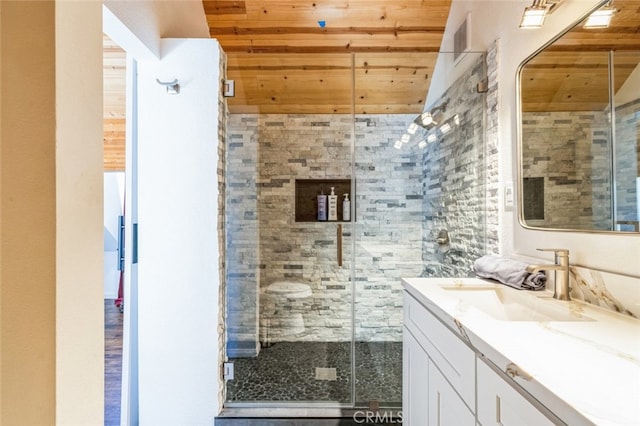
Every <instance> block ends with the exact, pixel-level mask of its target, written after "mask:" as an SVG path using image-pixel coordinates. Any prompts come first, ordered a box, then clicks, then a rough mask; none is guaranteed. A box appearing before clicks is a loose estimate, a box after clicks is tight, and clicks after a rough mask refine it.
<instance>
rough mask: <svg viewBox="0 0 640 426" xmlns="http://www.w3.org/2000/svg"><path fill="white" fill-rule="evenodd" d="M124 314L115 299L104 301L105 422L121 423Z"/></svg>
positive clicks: (111, 424) (112, 425)
mask: <svg viewBox="0 0 640 426" xmlns="http://www.w3.org/2000/svg"><path fill="white" fill-rule="evenodd" d="M122 318H123V316H122V314H121V313H120V310H119V309H118V308H117V307H116V306H115V305H114V304H113V300H109V299H105V301H104V424H105V426H115V425H119V424H120V384H121V382H122Z"/></svg>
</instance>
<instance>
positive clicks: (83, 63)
mask: <svg viewBox="0 0 640 426" xmlns="http://www.w3.org/2000/svg"><path fill="white" fill-rule="evenodd" d="M0 19H1V23H0V31H1V32H2V50H1V52H0V55H1V56H2V69H1V70H0V77H1V80H2V94H1V96H0V102H1V103H2V118H1V124H2V126H1V128H0V143H1V149H0V152H1V153H2V156H1V158H0V170H1V174H0V185H1V187H0V201H1V202H0V217H1V222H0V228H1V229H0V231H1V233H2V239H1V241H0V250H1V257H0V293H1V294H2V299H1V302H2V305H1V306H0V311H1V312H2V315H1V322H0V338H1V340H0V351H1V356H0V360H1V368H0V382H1V383H2V394H1V395H0V423H2V424H34V425H36V424H37V425H40V424H47V425H48V424H61V425H76V424H77V425H86V424H101V423H102V416H103V403H104V400H103V363H104V359H103V347H104V338H103V335H104V334H103V333H104V328H103V318H104V317H103V302H102V292H103V291H102V290H103V289H102V245H103V234H102V167H103V164H102V150H103V147H102V84H101V81H102V55H101V51H102V32H101V4H100V2H97V1H84V2H68V1H55V2H0ZM79 401H81V403H79Z"/></svg>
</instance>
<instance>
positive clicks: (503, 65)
mask: <svg viewBox="0 0 640 426" xmlns="http://www.w3.org/2000/svg"><path fill="white" fill-rule="evenodd" d="M530 4H531V1H517V0H502V1H500V0H496V1H457V0H454V2H453V4H452V9H451V14H450V16H449V24H450V25H449V24H448V25H447V34H446V35H445V39H444V40H443V48H444V49H445V50H446V48H447V46H448V44H447V43H448V41H447V40H450V39H451V38H452V36H453V31H455V29H457V27H458V25H459V24H460V23H461V22H462V20H463V19H464V17H465V16H466V14H467V13H468V12H471V20H472V27H471V28H472V31H471V33H472V44H471V48H472V50H474V51H482V50H486V49H487V47H488V46H489V45H490V43H492V42H493V41H494V40H499V58H498V61H499V70H498V84H499V91H500V96H499V126H500V132H499V135H500V136H499V138H500V142H499V143H500V146H499V150H500V163H501V168H500V176H501V189H503V188H504V184H505V183H506V182H509V181H514V182H515V180H516V176H517V170H516V164H517V161H516V141H517V123H516V72H517V69H518V66H519V65H520V63H522V61H524V60H525V59H526V58H527V57H528V56H529V55H531V54H532V53H533V52H534V51H536V50H537V49H538V48H539V47H541V46H542V45H543V44H545V43H546V42H547V41H549V40H551V39H552V38H553V36H554V35H556V34H557V33H559V32H561V31H562V30H563V29H564V28H566V27H567V26H569V25H570V24H571V23H572V22H574V21H576V20H577V19H578V18H579V17H581V16H583V15H584V14H585V13H587V11H588V10H590V9H591V8H592V7H594V6H595V5H596V4H597V2H596V1H595V0H565V1H564V2H563V4H562V6H560V8H559V9H558V10H557V11H555V12H554V13H553V14H551V15H549V16H548V17H547V19H546V22H545V25H544V26H543V28H541V29H537V30H522V29H519V28H518V25H519V22H520V18H521V16H522V11H523V10H524V7H526V6H529V5H530ZM448 74H450V75H451V76H454V75H455V70H452V69H451V68H450V67H447V66H445V65H441V64H440V63H438V64H437V65H436V70H435V72H434V75H433V80H434V81H437V82H440V87H434V89H436V91H434V92H433V93H431V90H430V93H429V99H428V100H427V105H429V102H432V100H433V99H437V98H438V97H439V94H438V90H437V89H438V88H439V89H441V91H442V92H443V91H444V90H446V87H447V82H448V81H449V79H448V77H447V75H448ZM502 192H503V191H502V190H501V191H500V241H501V253H502V254H503V255H513V256H526V257H540V254H539V253H538V252H536V250H535V249H536V248H542V247H562V248H568V249H569V250H570V252H571V261H572V263H574V264H580V265H584V266H588V267H591V268H596V269H602V270H608V271H614V272H619V273H623V274H629V275H634V276H640V262H638V260H637V259H638V256H639V255H640V238H639V237H638V236H631V235H621V234H619V235H612V234H588V233H580V232H554V231H534V230H528V229H524V228H523V227H522V226H521V225H520V224H519V223H518V217H517V209H513V211H505V209H504V207H503V196H502ZM545 258H546V259H547V260H549V259H551V257H550V256H549V255H545Z"/></svg>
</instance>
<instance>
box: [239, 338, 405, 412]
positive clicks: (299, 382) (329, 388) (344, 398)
mask: <svg viewBox="0 0 640 426" xmlns="http://www.w3.org/2000/svg"><path fill="white" fill-rule="evenodd" d="M355 353H356V372H355V373H356V374H355V380H356V405H357V406H368V404H369V401H372V400H374V401H378V402H379V403H380V406H398V405H399V404H400V403H401V401H402V342H357V343H356V345H355ZM230 361H231V362H233V363H234V370H235V371H234V373H235V378H234V380H232V381H229V382H227V400H228V401H233V402H240V401H243V402H245V401H246V402H254V401H277V402H283V401H334V402H342V403H350V402H351V351H350V343H349V342H278V343H275V344H274V345H273V346H271V347H268V348H263V349H262V350H261V351H260V355H259V356H258V357H256V358H235V359H230ZM316 368H321V369H327V368H329V369H333V368H335V380H322V379H318V378H317V374H318V373H325V374H328V376H326V377H329V378H331V376H332V373H334V372H333V370H320V371H317V370H316Z"/></svg>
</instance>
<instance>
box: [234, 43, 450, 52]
mask: <svg viewBox="0 0 640 426" xmlns="http://www.w3.org/2000/svg"><path fill="white" fill-rule="evenodd" d="M438 50H439V47H435V46H422V47H411V46H407V47H404V46H397V47H396V46H352V45H351V44H347V45H345V46H286V45H274V46H248V45H244V46H226V47H225V48H224V51H225V52H227V53H237V52H245V53H277V54H285V53H310V54H320V53H409V52H420V53H433V52H438Z"/></svg>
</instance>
